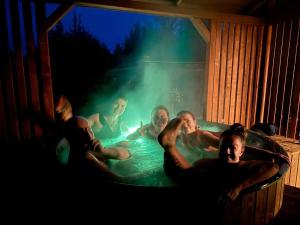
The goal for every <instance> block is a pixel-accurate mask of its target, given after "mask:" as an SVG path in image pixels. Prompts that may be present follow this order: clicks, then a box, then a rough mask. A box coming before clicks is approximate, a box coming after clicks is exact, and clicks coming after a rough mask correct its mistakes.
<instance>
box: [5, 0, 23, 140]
mask: <svg viewBox="0 0 300 225" xmlns="http://www.w3.org/2000/svg"><path fill="white" fill-rule="evenodd" d="M6 3H7V2H6ZM6 20H7V18H6V16H5V1H0V27H1V31H2V32H1V41H2V44H3V45H2V47H3V51H2V52H1V54H3V61H2V63H3V66H4V68H3V70H4V71H3V89H4V92H5V94H6V103H7V112H9V114H8V115H7V130H8V139H9V140H13V141H18V140H19V139H20V135H19V123H18V117H17V107H16V101H15V91H14V82H13V75H12V67H11V57H10V55H9V49H8V38H7V37H8V28H7V21H6Z"/></svg>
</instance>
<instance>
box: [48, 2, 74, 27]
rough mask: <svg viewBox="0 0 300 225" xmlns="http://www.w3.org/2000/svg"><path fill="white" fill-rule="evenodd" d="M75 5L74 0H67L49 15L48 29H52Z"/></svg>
mask: <svg viewBox="0 0 300 225" xmlns="http://www.w3.org/2000/svg"><path fill="white" fill-rule="evenodd" d="M73 7H74V0H65V1H63V2H62V3H61V5H60V6H59V7H58V8H57V9H56V10H55V11H54V12H53V13H52V14H51V15H50V16H49V17H48V19H47V31H50V30H51V29H52V27H54V26H55V24H57V23H58V22H59V21H60V20H61V19H62V18H63V17H64V16H65V15H66V14H67V13H68V12H70V11H71V10H72V9H73Z"/></svg>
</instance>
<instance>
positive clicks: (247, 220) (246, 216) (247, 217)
mask: <svg viewBox="0 0 300 225" xmlns="http://www.w3.org/2000/svg"><path fill="white" fill-rule="evenodd" d="M256 193H257V192H252V193H247V194H246V195H245V196H243V201H242V209H244V210H242V215H241V224H243V225H252V224H254V215H255V205H256ZM245 209H247V210H245Z"/></svg>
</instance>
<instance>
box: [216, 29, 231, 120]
mask: <svg viewBox="0 0 300 225" xmlns="http://www.w3.org/2000/svg"><path fill="white" fill-rule="evenodd" d="M222 30H223V32H222V42H221V70H220V80H219V84H220V85H219V102H218V122H219V123H224V101H225V77H226V65H227V64H226V62H227V44H228V31H229V25H228V23H224V26H223V29H222Z"/></svg>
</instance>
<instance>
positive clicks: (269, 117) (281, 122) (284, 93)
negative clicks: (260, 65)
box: [261, 17, 300, 139]
mask: <svg viewBox="0 0 300 225" xmlns="http://www.w3.org/2000/svg"><path fill="white" fill-rule="evenodd" d="M270 33H271V39H270V42H269V43H267V47H269V49H270V50H269V54H268V55H266V61H268V62H269V64H268V67H267V68H266V70H265V74H264V75H265V77H266V79H265V83H266V84H265V96H264V99H263V100H264V102H265V104H263V105H262V106H261V108H262V111H261V121H263V122H269V123H274V124H276V125H277V127H278V128H279V131H278V133H279V135H282V136H286V137H290V138H296V139H298V135H299V132H300V112H299V111H300V56H299V54H300V17H295V18H293V19H289V20H285V21H282V22H280V23H275V24H273V25H272V26H271V29H270Z"/></svg>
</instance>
